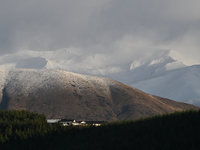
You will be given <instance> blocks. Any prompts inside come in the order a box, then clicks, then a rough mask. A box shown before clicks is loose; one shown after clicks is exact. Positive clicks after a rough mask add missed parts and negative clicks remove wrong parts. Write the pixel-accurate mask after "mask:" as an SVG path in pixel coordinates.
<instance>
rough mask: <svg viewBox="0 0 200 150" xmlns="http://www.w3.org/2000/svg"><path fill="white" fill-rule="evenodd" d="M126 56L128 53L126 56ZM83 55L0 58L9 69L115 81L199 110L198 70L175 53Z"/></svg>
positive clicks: (58, 53)
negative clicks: (28, 69) (27, 69)
mask: <svg viewBox="0 0 200 150" xmlns="http://www.w3.org/2000/svg"><path fill="white" fill-rule="evenodd" d="M124 53H125V52H124ZM124 53H122V52H116V53H109V54H104V53H97V54H89V53H81V52H78V51H76V50H74V49H60V50H56V51H30V50H26V51H20V52H17V53H13V54H6V55H1V56H0V65H2V66H5V67H10V68H34V69H35V68H37V69H58V70H67V71H71V72H75V73H81V74H88V75H96V76H102V77H108V78H112V79H114V80H117V81H120V82H123V83H125V84H128V85H131V86H133V87H136V88H138V89H140V90H142V91H145V92H147V93H150V94H154V95H158V96H161V97H165V98H169V99H173V100H176V101H179V102H186V103H190V104H194V105H197V106H200V104H199V102H200V93H199V89H200V85H199V84H198V83H199V82H198V81H199V80H200V76H199V74H200V73H199V66H198V65H197V66H187V65H186V64H185V63H184V62H183V60H184V57H183V56H182V55H181V54H179V53H177V52H175V51H172V50H156V49H150V50H149V51H148V53H147V51H146V50H143V49H141V50H140V51H137V52H133V53H130V55H126V59H124V56H125V54H124Z"/></svg>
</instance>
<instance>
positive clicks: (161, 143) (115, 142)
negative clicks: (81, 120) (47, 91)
mask: <svg viewBox="0 0 200 150" xmlns="http://www.w3.org/2000/svg"><path fill="white" fill-rule="evenodd" d="M199 135H200V110H197V111H195V110H187V111H183V112H174V113H171V114H164V115H157V116H153V117H149V118H141V119H138V120H122V121H116V122H110V123H107V124H104V125H102V126H101V127H93V126H87V127H81V128H80V127H75V126H70V127H67V128H66V127H62V126H50V125H49V124H48V123H47V122H46V117H45V116H44V115H40V114H35V113H31V112H28V111H0V149H1V150H3V149H5V150H6V149H9V150H12V149H15V150H17V149H20V150H23V149H24V150H25V149H26V150H27V149H29V150H32V149H34V150H35V149H36V150H40V149H41V150H45V149H47V150H51V149H52V150H61V149H76V150H77V149H97V150H98V149H104V150H105V149H109V150H112V149H113V150H117V149H120V150H121V149H159V150H160V149H200V142H199V140H200V137H199Z"/></svg>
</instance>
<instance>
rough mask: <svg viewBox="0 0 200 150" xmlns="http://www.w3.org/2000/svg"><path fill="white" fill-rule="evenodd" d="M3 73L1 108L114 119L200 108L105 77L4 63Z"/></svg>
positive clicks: (0, 68)
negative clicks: (20, 67)
mask: <svg viewBox="0 0 200 150" xmlns="http://www.w3.org/2000/svg"><path fill="white" fill-rule="evenodd" d="M0 74H1V75H2V76H1V80H0V85H1V91H0V94H1V97H0V109H5V110H12V109H14V110H21V109H25V110H29V111H32V112H37V113H44V114H45V115H46V117H47V118H74V119H80V120H83V119H86V120H110V121H111V120H122V119H137V118H140V117H146V116H152V115H155V114H163V113H170V112H174V111H175V110H180V111H181V110H185V109H191V108H193V109H198V107H196V106H194V105H190V104H185V103H180V102H176V101H172V100H169V99H165V98H161V97H157V96H153V95H150V94H147V93H145V92H142V91H140V90H138V89H135V88H133V87H131V86H128V85H126V84H123V83H121V82H118V81H116V80H112V79H109V78H104V77H97V76H90V75H82V74H77V73H72V72H68V71H63V70H55V69H18V68H14V69H9V68H4V67H0Z"/></svg>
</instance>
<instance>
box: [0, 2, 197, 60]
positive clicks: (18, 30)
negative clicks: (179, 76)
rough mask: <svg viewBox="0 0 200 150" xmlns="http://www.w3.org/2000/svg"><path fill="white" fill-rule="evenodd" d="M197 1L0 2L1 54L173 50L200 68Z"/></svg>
mask: <svg viewBox="0 0 200 150" xmlns="http://www.w3.org/2000/svg"><path fill="white" fill-rule="evenodd" d="M199 7H200V1H199V0H165V1H164V0H58V1H55V0H42V1H41V0H31V1H27V0H0V54H5V53H12V52H15V51H19V50H26V49H28V50H39V51H43V50H57V49H61V48H76V49H78V50H79V51H82V52H84V53H86V52H88V53H112V52H115V51H124V52H126V53H127V55H128V54H129V52H131V51H138V50H139V49H141V48H143V49H146V51H147V52H148V49H152V48H155V49H166V50H175V51H177V52H180V53H181V54H183V55H185V56H187V57H188V58H190V62H191V64H195V63H200V59H199V56H200V49H199V48H200V42H199V40H200V9H199Z"/></svg>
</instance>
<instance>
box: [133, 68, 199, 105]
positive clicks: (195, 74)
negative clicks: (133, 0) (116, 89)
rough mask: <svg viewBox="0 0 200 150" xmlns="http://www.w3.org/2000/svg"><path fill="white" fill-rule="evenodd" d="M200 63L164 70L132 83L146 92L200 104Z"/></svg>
mask: <svg viewBox="0 0 200 150" xmlns="http://www.w3.org/2000/svg"><path fill="white" fill-rule="evenodd" d="M199 83H200V65H195V66H190V67H186V68H182V69H177V70H172V71H168V72H164V73H162V74H160V75H159V76H157V77H153V78H150V79H146V80H142V81H136V82H133V83H132V84H131V85H132V86H133V87H136V88H138V89H141V90H142V91H144V92H147V93H151V94H154V95H158V96H161V97H166V98H170V99H174V100H176V101H179V102H186V103H190V104H193V105H197V106H200V84H199Z"/></svg>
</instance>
